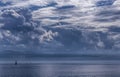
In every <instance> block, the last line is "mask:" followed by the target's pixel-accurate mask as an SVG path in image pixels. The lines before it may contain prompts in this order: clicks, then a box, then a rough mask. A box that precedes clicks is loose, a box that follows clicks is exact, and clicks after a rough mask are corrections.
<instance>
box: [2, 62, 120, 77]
mask: <svg viewBox="0 0 120 77" xmlns="http://www.w3.org/2000/svg"><path fill="white" fill-rule="evenodd" d="M0 77H120V65H88V64H87V65H80V64H70V63H69V64H55V63H54V64H45V63H42V64H20V65H14V64H4V65H3V64H1V65H0Z"/></svg>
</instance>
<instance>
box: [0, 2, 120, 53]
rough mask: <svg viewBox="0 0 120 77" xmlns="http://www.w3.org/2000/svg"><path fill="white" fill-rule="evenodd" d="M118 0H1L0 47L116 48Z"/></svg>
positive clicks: (40, 49)
mask: <svg viewBox="0 0 120 77" xmlns="http://www.w3.org/2000/svg"><path fill="white" fill-rule="evenodd" d="M119 6H120V2H119V1H118V0H17V1H16V0H12V1H9V0H1V1H0V49H1V51H4V50H6V49H8V50H17V49H18V48H19V50H21V51H30V50H31V51H33V52H35V51H34V49H36V51H38V52H40V53H46V52H52V51H55V52H57V51H63V52H65V51H71V52H72V51H80V52H81V51H83V50H85V51H88V50H119V49H120V25H119V20H120V17H119V16H120V9H119Z"/></svg>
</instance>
